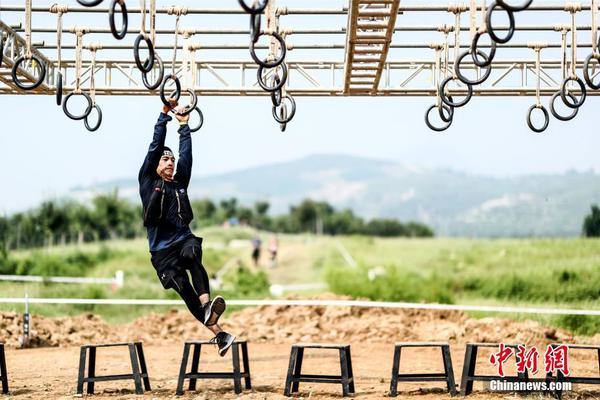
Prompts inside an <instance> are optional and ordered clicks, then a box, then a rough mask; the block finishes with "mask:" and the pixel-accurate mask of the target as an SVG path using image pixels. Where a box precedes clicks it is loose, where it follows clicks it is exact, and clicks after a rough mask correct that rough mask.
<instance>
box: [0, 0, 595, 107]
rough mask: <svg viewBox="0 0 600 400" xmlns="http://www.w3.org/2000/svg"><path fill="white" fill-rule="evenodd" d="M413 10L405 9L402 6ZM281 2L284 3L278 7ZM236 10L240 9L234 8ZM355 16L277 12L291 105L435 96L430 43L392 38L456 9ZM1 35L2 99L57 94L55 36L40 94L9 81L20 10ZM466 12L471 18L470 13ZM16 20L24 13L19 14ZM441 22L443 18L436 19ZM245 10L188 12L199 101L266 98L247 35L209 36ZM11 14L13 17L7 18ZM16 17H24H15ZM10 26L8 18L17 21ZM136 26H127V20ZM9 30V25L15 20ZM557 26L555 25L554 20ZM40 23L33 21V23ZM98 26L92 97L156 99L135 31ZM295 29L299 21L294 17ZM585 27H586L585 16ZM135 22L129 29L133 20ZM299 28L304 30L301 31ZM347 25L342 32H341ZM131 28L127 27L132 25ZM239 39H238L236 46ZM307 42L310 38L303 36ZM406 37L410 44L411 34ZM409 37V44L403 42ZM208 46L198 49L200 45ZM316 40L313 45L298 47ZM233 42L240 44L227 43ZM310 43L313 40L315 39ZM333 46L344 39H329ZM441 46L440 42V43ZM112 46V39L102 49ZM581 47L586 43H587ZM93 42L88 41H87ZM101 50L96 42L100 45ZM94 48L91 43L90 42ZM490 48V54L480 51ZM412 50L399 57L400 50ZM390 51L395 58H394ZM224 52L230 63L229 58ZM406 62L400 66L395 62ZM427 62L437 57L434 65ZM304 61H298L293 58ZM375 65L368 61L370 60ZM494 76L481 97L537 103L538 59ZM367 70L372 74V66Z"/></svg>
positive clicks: (8, 10) (395, 7) (546, 71)
mask: <svg viewBox="0 0 600 400" xmlns="http://www.w3.org/2000/svg"><path fill="white" fill-rule="evenodd" d="M405 1H407V0H405ZM280 2H285V0H280ZM232 3H235V2H234V1H232ZM349 4H350V7H349V8H345V7H340V8H321V9H319V8H314V9H309V8H288V7H278V9H277V14H278V15H279V16H280V18H281V23H282V33H284V34H285V35H286V38H287V39H286V42H287V47H288V51H289V55H288V58H287V61H286V62H287V64H288V67H289V70H290V80H289V83H288V87H287V91H288V92H289V93H290V94H292V95H293V96H348V95H365V96H433V95H435V93H436V88H435V86H434V85H433V81H432V79H430V77H431V76H432V74H433V71H434V67H435V61H434V52H433V51H432V50H430V49H431V45H432V43H429V42H427V41H426V40H421V41H419V42H416V41H413V42H409V41H400V40H398V39H399V38H398V37H394V32H419V33H420V32H436V33H439V32H438V27H439V26H440V25H442V24H444V23H448V22H449V21H451V16H452V14H451V12H450V6H451V5H452V4H455V3H452V2H451V3H446V4H437V5H406V4H405V3H403V4H400V1H399V0H350V3H349ZM589 10H590V1H586V2H584V4H582V11H586V12H587V13H586V14H585V16H586V17H589ZM32 11H33V13H34V16H35V15H36V13H48V12H49V10H48V7H39V6H37V7H33V8H32ZM531 11H534V12H535V11H539V12H550V13H552V14H551V15H554V16H557V15H558V14H557V12H562V13H564V12H565V9H564V6H563V5H557V4H547V5H544V4H539V3H538V2H537V1H536V2H535V3H534V4H533V5H532V6H531V7H530V9H529V10H528V11H525V12H526V13H528V12H531ZM0 12H1V14H0V18H2V21H0V32H1V33H2V35H4V37H5V38H6V43H5V46H4V57H3V61H2V65H1V66H0V94H38V95H39V94H52V93H54V91H55V86H54V82H55V76H56V73H57V72H58V71H57V69H56V62H55V61H53V59H54V58H55V54H56V53H55V49H56V43H55V40H51V39H52V34H54V33H55V32H56V31H55V29H53V28H52V27H49V26H47V25H48V23H47V22H46V23H45V25H46V26H40V25H38V26H36V25H35V24H34V25H33V27H32V33H33V34H34V37H33V39H34V42H33V47H34V52H35V54H36V55H37V56H38V57H40V59H42V60H43V62H44V63H45V64H46V67H47V76H46V79H45V81H44V83H43V84H42V85H41V86H40V87H38V88H37V89H36V90H34V91H27V92H24V91H21V90H19V89H18V88H17V87H16V86H15V85H14V84H13V83H12V78H11V76H10V69H11V68H12V66H13V64H14V61H15V60H16V59H17V58H18V57H19V56H20V55H22V54H23V52H24V51H25V49H24V46H25V40H24V39H23V37H22V36H21V35H20V33H21V32H22V31H23V30H22V27H21V26H20V22H21V21H22V13H23V12H24V7H23V6H22V5H4V4H3V5H1V6H0ZM107 12H108V10H107V8H98V7H96V8H85V7H69V9H68V13H67V14H66V15H72V14H77V15H78V14H79V13H81V14H82V15H83V14H88V15H97V14H104V15H106V14H107ZM129 12H130V16H134V17H136V16H137V15H136V14H139V13H140V9H139V8H132V9H130V10H129ZM467 12H468V11H467ZM17 13H20V15H19V14H17ZM413 13H424V15H426V16H427V18H423V19H419V21H427V22H428V25H424V24H423V23H422V22H421V23H420V24H419V25H406V24H403V25H398V24H397V18H396V17H397V16H398V15H407V14H411V15H412V14H413ZM431 13H437V15H438V17H439V24H437V25H436V23H437V22H438V21H433V18H432V16H431V15H430V14H431ZM441 13H444V14H447V15H444V16H440V14H441ZM157 14H158V15H159V16H164V15H166V14H168V7H164V8H159V9H158V10H157ZM243 14H244V13H243V11H242V10H241V9H240V8H238V7H235V6H232V8H227V9H225V8H189V9H187V16H186V17H185V19H184V20H185V23H186V25H189V26H194V28H193V29H185V30H181V31H180V32H179V33H180V34H181V35H183V36H184V40H183V44H182V45H181V46H180V48H182V49H184V50H185V49H186V46H188V45H192V46H193V47H194V48H195V49H198V50H199V52H200V53H201V55H200V56H199V57H198V59H195V60H194V61H193V63H194V65H195V68H194V69H193V70H194V71H195V79H193V82H195V85H194V90H195V91H196V92H197V93H198V94H200V95H204V96H207V95H216V96H239V95H242V96H264V95H265V93H264V92H263V91H262V90H261V89H260V88H259V87H258V85H257V84H256V65H255V64H254V63H253V62H252V60H251V58H250V56H249V55H248V53H247V52H246V51H245V50H247V48H248V44H247V43H246V42H245V41H246V40H247V35H248V30H247V29H245V27H246V24H245V23H244V24H243V25H241V24H239V23H238V22H236V24H234V25H231V28H225V27H223V28H212V29H211V28H203V27H202V25H203V24H202V17H203V16H212V15H243ZM7 15H8V18H7ZM15 15H17V17H18V18H14V17H15ZM292 15H294V16H300V17H302V16H304V17H308V18H310V17H311V16H332V18H334V17H335V16H342V17H343V16H346V17H347V20H346V21H344V22H345V23H346V26H342V27H338V28H336V27H326V26H325V27H322V28H306V27H301V26H298V27H294V26H289V27H288V26H286V25H285V21H286V20H285V18H286V16H292ZM11 17H12V18H11ZM130 19H131V18H130ZM9 20H10V23H11V25H10V26H9V25H8V24H7V23H5V22H6V21H9ZM555 20H557V22H558V18H555ZM36 21H37V20H36V18H34V19H33V22H34V23H35V22H36ZM101 21H102V22H101V23H98V24H94V26H93V27H92V28H91V29H90V30H89V34H90V35H95V37H96V38H97V37H100V38H101V40H102V41H103V43H102V45H103V46H102V50H100V51H98V60H97V61H96V69H95V70H94V71H93V73H94V74H95V75H94V76H95V78H96V93H97V94H98V95H109V94H111V95H157V92H156V91H149V90H147V89H146V88H145V87H144V86H143V85H142V82H141V74H140V72H139V71H138V70H137V68H136V66H135V63H134V62H133V57H132V53H133V52H132V44H133V39H134V36H135V35H136V34H137V33H138V31H136V30H135V29H131V28H130V30H129V33H128V35H127V36H126V38H125V39H124V40H123V41H121V42H117V41H115V40H113V39H112V36H111V35H110V31H109V29H108V27H107V25H108V24H107V21H106V19H105V18H102V20H101ZM295 21H298V18H295ZM582 21H584V22H587V20H586V19H585V17H583V18H582ZM130 22H131V21H130ZM296 24H298V23H297V22H296ZM340 25H341V23H340ZM130 26H131V25H130ZM72 28H73V27H65V28H64V38H63V43H64V45H63V46H62V49H63V50H65V53H72V49H73V48H74V47H75V46H74V37H75V36H74V35H73V34H72V33H71V31H72ZM517 30H518V31H520V32H547V33H548V36H549V37H550V38H551V39H553V40H548V41H549V42H550V43H549V46H548V47H549V48H554V49H557V48H560V43H559V34H558V33H557V31H556V26H554V25H549V24H548V22H546V23H545V24H544V25H532V24H523V25H519V24H517ZM578 30H580V31H589V30H590V26H589V25H586V24H582V25H580V27H578ZM460 31H461V32H463V33H464V34H465V35H466V34H467V32H469V27H468V26H463V27H461V30H460ZM156 34H157V36H160V40H159V42H158V43H159V45H158V46H157V47H156V48H157V49H158V50H159V51H164V50H172V49H173V46H172V45H169V44H168V43H167V41H166V40H164V39H168V38H169V36H172V35H173V34H174V30H173V29H172V28H171V29H164V27H163V28H158V29H157V30H156ZM215 35H219V38H222V39H223V43H222V44H215V43H212V42H210V41H209V40H207V39H208V38H209V37H210V38H214V37H215ZM236 35H237V37H236ZM305 35H306V36H305ZM342 35H345V41H342V39H343V38H342ZM406 36H408V35H406ZM406 36H403V38H404V37H406ZM199 37H201V38H202V39H205V38H206V40H204V41H199V40H198V38H199ZM305 37H309V38H311V40H310V41H307V40H298V41H295V40H294V39H296V38H298V39H304V38H305ZM229 38H232V40H234V41H229V40H228V39H229ZM312 38H314V40H312ZM323 38H325V39H337V38H339V39H340V40H336V41H334V40H323ZM437 38H438V39H437V40H438V41H440V40H441V39H442V37H441V34H439V36H437ZM105 39H106V40H105ZM581 39H582V40H581ZM86 40H87V38H86ZM580 40H581V41H582V42H583V43H579V44H578V47H580V48H582V49H585V48H588V49H589V48H591V43H590V37H589V36H588V35H587V34H586V35H580ZM94 41H96V40H94ZM462 43H463V45H461V47H462V48H467V47H468V43H469V41H467V40H463V41H462ZM85 44H86V45H89V41H88V42H86V43H85ZM480 47H482V48H485V46H480ZM257 48H263V49H264V48H267V46H257ZM501 48H507V49H526V48H527V43H524V42H523V41H522V40H521V41H518V38H517V39H515V40H513V41H512V42H511V43H509V44H508V45H504V46H501ZM401 49H402V50H406V51H403V52H400V50H401ZM392 50H393V51H392ZM409 50H420V51H424V50H427V52H425V53H423V54H420V55H417V56H415V55H410V54H409ZM213 51H218V52H220V53H221V54H220V56H219V57H212V58H211V57H210V54H211V53H212V52H213ZM224 51H226V52H227V55H229V54H230V55H231V58H226V57H225V56H223V54H224ZM307 51H310V58H305V57H304V58H303V57H300V53H302V55H304V56H306V53H307ZM402 53H404V54H407V55H406V56H402ZM587 53H588V50H582V53H581V54H579V55H578V57H579V59H578V62H577V66H578V68H581V67H582V64H583V58H584V57H585V55H587ZM83 54H84V61H83V68H82V80H81V82H82V84H83V85H84V86H83V88H84V89H86V88H87V87H86V86H85V85H86V84H88V83H89V78H90V74H91V73H92V71H91V66H90V60H89V52H87V51H86V50H84V53H83ZM167 54H168V53H167V52H165V53H164V54H163V55H164V57H163V59H164V64H165V69H166V70H169V69H170V68H171V66H172V65H171V60H170V59H169V58H170V57H167V56H166V55H167ZM399 54H400V58H398V55H399ZM428 54H430V55H431V56H430V57H429V56H428ZM296 55H298V56H297V57H295V56H296ZM361 57H362V58H364V57H371V58H373V61H372V62H371V63H370V64H368V63H359V62H357V60H360V59H361ZM184 58H185V57H181V59H180V60H178V61H177V64H176V66H175V67H176V68H175V69H176V71H179V72H178V73H180V74H181V73H182V71H183V70H184V68H182V64H183V60H184ZM369 60H370V59H369ZM493 65H494V72H493V73H492V76H491V78H490V79H488V80H487V81H486V82H485V83H484V84H483V85H481V86H477V87H475V88H474V92H475V94H476V95H480V96H516V95H527V96H532V95H534V94H535V85H534V81H533V79H531V78H532V77H534V76H535V73H534V70H535V60H534V59H533V58H531V57H530V56H529V55H527V56H525V57H523V58H519V57H515V56H514V55H513V56H511V57H510V58H505V59H502V58H501V57H498V56H497V59H496V60H494V64H493ZM367 66H368V67H369V69H366V67H367ZM34 69H35V68H34V66H32V65H26V69H19V71H18V73H19V76H20V77H21V78H22V79H30V80H31V79H32V78H33V77H32V76H31V73H32V71H33V70H34ZM464 69H465V70H467V69H471V70H472V71H471V72H473V73H474V74H477V73H480V71H479V69H478V68H476V66H475V65H474V64H472V63H471V62H469V61H468V60H466V61H465V63H464ZM61 71H62V74H63V76H64V78H65V84H64V90H65V91H70V90H72V89H73V88H74V81H75V60H74V56H73V55H72V54H71V55H70V58H69V55H64V56H63V60H62V65H61ZM541 75H542V85H543V86H542V91H541V92H542V94H543V95H551V94H553V93H554V92H556V90H557V89H558V87H559V85H560V82H561V80H562V78H561V65H560V59H559V58H558V57H555V58H548V59H545V60H542V62H541ZM358 81H362V82H366V84H365V86H360V85H354V84H353V83H354V82H358ZM599 92H600V91H591V90H590V91H589V92H588V95H598V94H600V93H599Z"/></svg>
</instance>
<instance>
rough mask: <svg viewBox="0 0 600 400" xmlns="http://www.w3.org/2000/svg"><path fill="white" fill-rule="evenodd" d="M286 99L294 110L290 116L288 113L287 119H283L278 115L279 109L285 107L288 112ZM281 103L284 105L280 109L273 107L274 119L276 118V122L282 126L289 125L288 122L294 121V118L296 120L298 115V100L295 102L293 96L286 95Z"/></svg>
mask: <svg viewBox="0 0 600 400" xmlns="http://www.w3.org/2000/svg"><path fill="white" fill-rule="evenodd" d="M284 99H288V100H289V101H290V105H291V106H292V110H291V111H290V112H289V114H287V113H286V114H287V115H286V116H285V117H281V116H279V115H277V108H279V107H285V109H286V111H287V106H286V105H285V103H283V100H284ZM281 103H282V105H280V106H279V107H277V106H273V118H275V121H277V122H279V123H280V124H287V123H288V122H290V121H291V120H292V118H294V115H296V100H294V98H293V97H292V96H290V95H289V94H286V95H285V96H282V97H281Z"/></svg>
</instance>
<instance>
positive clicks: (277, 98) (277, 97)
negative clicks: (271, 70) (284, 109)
mask: <svg viewBox="0 0 600 400" xmlns="http://www.w3.org/2000/svg"><path fill="white" fill-rule="evenodd" d="M273 75H274V76H273V82H274V86H277V85H279V83H281V79H280V78H279V75H277V73H275V74H273ZM271 103H272V104H273V105H274V106H275V107H279V106H280V105H281V89H278V90H275V91H273V92H271Z"/></svg>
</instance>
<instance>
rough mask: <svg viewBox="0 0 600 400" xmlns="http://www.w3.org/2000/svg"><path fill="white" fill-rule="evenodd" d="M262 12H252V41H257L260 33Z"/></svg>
mask: <svg viewBox="0 0 600 400" xmlns="http://www.w3.org/2000/svg"><path fill="white" fill-rule="evenodd" d="M260 21H261V16H260V14H252V15H251V16H250V41H251V42H256V41H257V40H258V37H259V35H260Z"/></svg>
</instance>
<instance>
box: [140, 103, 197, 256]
mask: <svg viewBox="0 0 600 400" xmlns="http://www.w3.org/2000/svg"><path fill="white" fill-rule="evenodd" d="M171 120H172V118H171V117H170V116H169V115H167V114H165V113H161V114H160V116H159V117H158V121H157V122H156V125H155V126H154V137H153V139H152V143H150V148H149V149H148V154H147V155H146V159H145V160H144V163H143V164H142V168H140V173H139V176H138V182H139V184H140V197H141V199H142V205H143V206H144V226H145V227H146V229H147V231H148V242H149V244H150V251H151V252H155V251H159V250H163V249H166V248H168V247H170V246H172V245H174V244H175V243H178V242H180V241H181V240H184V239H186V238H188V237H190V236H191V235H192V232H191V230H190V228H189V223H190V222H191V220H192V219H193V214H192V207H191V206H190V201H189V199H188V195H187V189H188V185H189V183H190V178H191V175H192V137H191V135H190V128H189V126H188V125H182V126H181V127H180V128H179V130H178V132H179V160H178V161H177V170H176V173H175V176H174V177H173V181H172V182H169V181H165V180H162V179H161V178H160V176H158V174H157V173H156V168H157V167H158V163H159V161H160V158H161V157H162V152H163V147H164V145H165V137H166V135H167V122H169V121H171Z"/></svg>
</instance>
